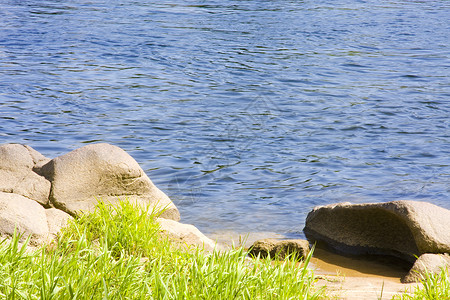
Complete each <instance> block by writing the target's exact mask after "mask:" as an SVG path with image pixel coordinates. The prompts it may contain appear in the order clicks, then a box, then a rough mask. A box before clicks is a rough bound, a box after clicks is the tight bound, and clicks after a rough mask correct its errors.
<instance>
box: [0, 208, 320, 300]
mask: <svg viewBox="0 0 450 300" xmlns="http://www.w3.org/2000/svg"><path fill="white" fill-rule="evenodd" d="M155 218H156V215H155V213H154V212H149V211H148V209H141V208H138V207H136V206H134V205H132V204H129V203H128V202H124V201H122V202H120V204H119V205H117V206H115V207H111V206H108V205H105V204H104V203H102V202H100V203H99V205H98V206H97V208H96V210H95V211H94V212H93V213H90V214H85V215H83V216H81V217H80V218H78V219H76V220H74V221H72V222H70V223H69V225H68V226H67V227H66V228H65V229H63V231H62V232H61V234H60V236H59V238H58V241H57V242H56V243H54V244H53V245H44V246H43V247H41V248H39V249H38V250H34V251H28V250H27V244H24V245H22V246H21V245H20V244H19V238H20V237H19V236H18V235H17V234H15V235H14V236H13V237H12V240H11V242H5V241H3V242H1V243H0V298H1V299H49V300H50V299H319V298H321V297H323V296H324V291H323V289H316V288H314V285H313V284H314V282H315V281H316V279H315V276H314V274H313V272H312V271H311V270H310V269H309V268H308V263H309V260H310V259H311V254H310V255H309V256H308V257H307V258H305V261H304V262H303V263H301V264H299V263H298V262H297V261H296V260H295V257H293V256H290V257H287V258H286V259H285V260H283V261H282V262H274V261H272V260H271V259H270V258H265V259H250V258H248V256H247V254H248V253H247V252H246V251H245V250H244V249H243V248H238V249H234V250H230V251H226V252H221V253H219V252H214V253H206V252H203V251H202V250H201V249H188V250H183V249H178V248H175V247H173V246H172V245H171V244H170V242H169V241H168V240H167V238H164V237H162V236H161V235H160V228H159V224H158V223H156V222H155Z"/></svg>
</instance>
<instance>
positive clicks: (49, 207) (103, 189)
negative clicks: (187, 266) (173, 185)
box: [0, 143, 214, 250]
mask: <svg viewBox="0 0 450 300" xmlns="http://www.w3.org/2000/svg"><path fill="white" fill-rule="evenodd" d="M0 178H1V180H0V235H1V236H2V237H8V236H11V235H13V234H14V231H15V230H17V231H18V232H19V233H21V234H23V236H22V238H23V239H25V238H27V237H30V241H31V243H32V244H40V243H43V242H47V241H49V240H51V239H52V238H54V237H55V236H56V235H57V233H58V232H59V231H60V230H61V227H62V226H64V225H65V224H66V223H67V221H68V220H69V219H70V218H72V217H76V216H77V215H79V214H80V213H83V212H88V211H91V210H93V209H94V207H95V206H96V204H97V203H98V201H99V200H102V201H104V202H105V203H111V204H114V203H117V202H118V201H119V199H120V200H122V201H130V202H132V203H134V204H138V205H144V206H147V205H150V207H154V208H155V209H156V210H157V211H160V212H161V214H160V217H161V219H160V220H159V223H160V224H161V230H162V231H163V232H165V233H166V234H167V235H168V236H169V237H170V238H172V239H174V240H175V241H177V242H179V243H189V244H194V245H202V246H204V247H205V249H206V250H212V249H213V248H214V242H213V241H212V240H210V239H208V238H207V237H206V236H204V235H203V234H202V233H201V232H200V231H198V230H197V229H196V228H195V227H193V226H192V225H186V224H181V223H178V222H177V221H179V220H180V213H179V212H178V209H177V208H176V206H175V205H174V204H173V203H172V201H171V200H170V199H169V197H167V195H166V194H164V193H163V192H162V191H161V190H159V189H158V188H157V187H156V186H155V185H154V184H153V183H152V181H151V180H150V179H149V178H148V176H147V175H146V174H145V172H144V171H143V170H142V168H141V167H140V166H139V164H138V163H137V162H136V161H135V160H134V159H133V158H132V157H131V156H130V155H129V154H127V153H126V152H125V151H124V150H122V149H120V148H119V147H116V146H113V145H109V144H105V143H102V144H91V145H87V146H84V147H82V148H79V149H76V150H74V151H72V152H69V153H67V154H65V155H62V156H58V157H56V158H54V159H49V158H47V157H45V156H43V155H42V154H40V153H39V152H37V151H36V150H34V149H33V148H31V147H29V146H26V145H20V144H5V145H1V146H0Z"/></svg>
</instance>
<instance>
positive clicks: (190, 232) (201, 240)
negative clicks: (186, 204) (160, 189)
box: [156, 218, 219, 252]
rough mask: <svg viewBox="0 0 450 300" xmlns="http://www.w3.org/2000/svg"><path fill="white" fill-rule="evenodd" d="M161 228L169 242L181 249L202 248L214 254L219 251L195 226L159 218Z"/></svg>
mask: <svg viewBox="0 0 450 300" xmlns="http://www.w3.org/2000/svg"><path fill="white" fill-rule="evenodd" d="M156 221H157V222H158V223H159V225H160V228H161V233H162V234H163V235H165V236H167V237H168V238H169V240H170V241H171V242H173V243H175V244H177V245H180V246H181V247H190V246H194V247H200V248H202V249H203V250H205V251H208V252H212V251H213V250H214V249H216V250H218V248H219V247H218V245H216V243H215V242H214V241H213V240H211V239H210V238H208V237H206V236H205V235H204V234H203V233H201V232H200V230H198V229H197V227H195V226H194V225H190V224H182V223H179V222H176V221H174V220H168V219H163V218H158V219H157V220H156Z"/></svg>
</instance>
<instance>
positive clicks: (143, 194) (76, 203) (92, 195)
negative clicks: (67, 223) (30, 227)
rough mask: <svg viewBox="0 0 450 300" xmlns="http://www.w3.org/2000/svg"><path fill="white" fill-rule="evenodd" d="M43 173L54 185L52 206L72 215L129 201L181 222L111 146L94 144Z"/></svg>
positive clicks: (160, 194) (142, 174)
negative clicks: (157, 210)
mask: <svg viewBox="0 0 450 300" xmlns="http://www.w3.org/2000/svg"><path fill="white" fill-rule="evenodd" d="M40 173H41V174H42V175H44V176H45V177H46V178H47V179H48V180H49V181H51V182H52V189H51V193H50V201H51V203H52V205H54V206H55V207H57V208H59V209H61V210H63V211H65V212H67V213H69V214H71V215H76V214H78V213H80V212H81V211H90V210H92V209H93V208H94V207H95V205H96V204H97V203H98V201H99V200H100V199H101V200H103V201H104V202H105V203H116V202H117V201H118V200H119V199H121V200H127V199H128V201H130V202H135V203H137V204H142V205H147V204H150V205H152V206H154V207H158V209H159V210H164V211H163V213H162V215H161V216H162V217H164V218H168V219H173V220H179V219H180V214H179V212H178V209H177V208H176V207H175V205H174V204H173V203H172V201H171V200H170V199H169V197H167V195H166V194H164V193H163V192H162V191H161V190H159V189H158V188H157V187H156V186H155V185H154V184H153V183H152V182H151V180H150V179H149V178H148V177H147V175H146V174H145V172H144V171H143V170H142V168H141V167H140V166H139V164H138V163H137V162H136V161H135V160H134V159H133V158H132V157H131V156H130V155H129V154H128V153H126V152H125V151H124V150H122V149H121V148H119V147H116V146H113V145H110V144H106V143H102V144H91V145H87V146H84V147H82V148H79V149H76V150H74V151H72V152H69V153H67V154H65V155H62V156H58V157H56V158H54V159H52V160H51V161H49V162H48V163H47V164H45V165H44V166H42V168H40Z"/></svg>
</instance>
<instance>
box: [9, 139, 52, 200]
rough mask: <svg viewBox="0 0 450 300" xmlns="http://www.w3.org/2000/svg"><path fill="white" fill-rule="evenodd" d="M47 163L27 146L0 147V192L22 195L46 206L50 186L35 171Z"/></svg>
mask: <svg viewBox="0 0 450 300" xmlns="http://www.w3.org/2000/svg"><path fill="white" fill-rule="evenodd" d="M48 161H50V159H48V158H46V157H44V156H43V155H42V154H40V153H39V152H37V151H36V150H34V149H33V148H31V147H29V146H25V145H20V144H5V145H0V178H2V180H0V191H1V192H6V193H14V194H18V195H22V196H24V197H26V198H29V199H32V200H35V201H37V202H39V203H41V204H42V205H44V206H47V205H48V197H49V194H50V186H51V184H50V182H49V181H48V180H47V179H45V178H44V177H42V176H40V175H38V174H37V173H36V172H35V171H37V170H38V169H39V168H40V166H42V165H43V164H45V163H47V162H48Z"/></svg>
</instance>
